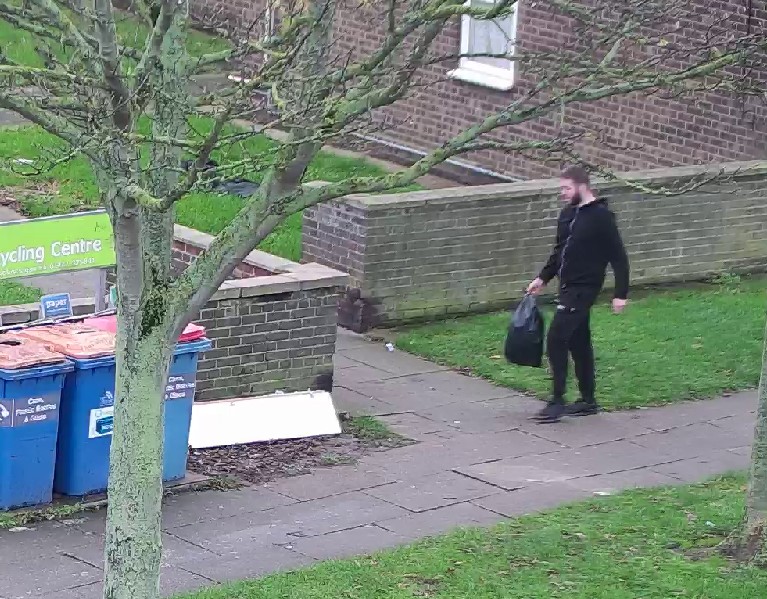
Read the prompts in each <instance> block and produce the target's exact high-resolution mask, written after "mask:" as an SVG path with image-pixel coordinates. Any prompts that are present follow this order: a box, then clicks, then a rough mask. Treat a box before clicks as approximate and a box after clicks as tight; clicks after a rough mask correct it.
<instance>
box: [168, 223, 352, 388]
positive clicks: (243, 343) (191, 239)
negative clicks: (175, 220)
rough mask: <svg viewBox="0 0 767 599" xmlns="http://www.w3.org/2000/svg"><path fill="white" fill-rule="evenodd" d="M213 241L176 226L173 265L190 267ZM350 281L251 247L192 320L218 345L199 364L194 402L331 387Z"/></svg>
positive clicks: (339, 274)
mask: <svg viewBox="0 0 767 599" xmlns="http://www.w3.org/2000/svg"><path fill="white" fill-rule="evenodd" d="M211 241H212V237H211V236H210V235H207V234H205V233H201V232H199V231H195V230H193V229H189V228H187V227H182V226H179V225H176V229H175V244H174V250H173V260H174V265H175V266H176V268H178V269H183V268H185V266H186V264H188V263H189V261H191V259H192V258H193V256H196V255H197V254H199V252H200V251H201V250H202V249H203V248H206V247H207V246H208V245H209V244H210V242H211ZM347 281H348V277H347V276H346V275H344V274H343V273H341V272H338V271H335V270H332V269H330V268H327V267H325V266H321V265H319V264H296V263H295V262H291V261H290V260H284V259H282V258H279V257H277V256H272V255H271V254H267V253H265V252H261V251H258V250H256V251H254V252H251V253H250V254H249V255H248V256H247V257H246V258H245V260H243V262H242V264H240V266H239V267H238V268H237V269H236V270H235V271H234V273H233V276H232V278H231V279H230V280H229V281H226V282H225V283H224V284H223V285H222V286H221V288H220V289H219V290H218V292H217V293H216V294H215V295H214V296H213V298H212V299H211V300H210V301H209V302H208V304H207V305H206V306H205V308H203V309H202V310H201V311H200V317H199V318H198V319H197V320H196V321H195V322H197V323H199V324H201V325H203V326H204V327H205V328H206V329H207V331H208V337H209V338H210V340H211V341H212V343H213V348H212V349H211V350H210V351H209V352H207V353H206V354H205V355H204V356H203V358H202V360H201V361H200V365H199V368H198V372H199V377H198V384H197V399H198V400H201V401H205V400H212V399H227V398H232V397H249V396H257V395H264V394H267V393H271V392H273V391H304V390H306V389H315V390H325V391H330V390H331V389H332V386H333V354H334V353H335V341H336V322H337V316H336V314H337V308H338V297H339V291H340V289H341V288H343V287H344V286H345V285H346V284H347Z"/></svg>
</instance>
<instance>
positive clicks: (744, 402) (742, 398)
mask: <svg viewBox="0 0 767 599" xmlns="http://www.w3.org/2000/svg"><path fill="white" fill-rule="evenodd" d="M756 404H757V397H756V393H755V392H753V391H745V392H743V393H735V394H733V395H730V396H727V397H720V398H717V399H711V400H704V401H685V402H681V403H677V404H672V405H668V406H662V407H658V408H649V409H641V410H633V411H631V412H626V414H628V415H629V417H630V419H631V420H634V421H635V422H637V423H638V424H639V425H640V426H643V427H645V428H651V429H653V430H657V431H664V430H668V429H671V428H679V427H685V426H688V425H690V424H695V423H699V422H709V421H715V420H718V419H720V418H726V417H728V416H735V415H738V414H747V413H749V412H753V411H754V410H756Z"/></svg>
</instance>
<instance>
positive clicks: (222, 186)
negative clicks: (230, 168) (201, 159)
mask: <svg viewBox="0 0 767 599" xmlns="http://www.w3.org/2000/svg"><path fill="white" fill-rule="evenodd" d="M192 164H193V162H192V161H191V160H185V161H184V163H183V164H182V166H183V168H184V169H185V170H189V169H190V168H192ZM217 167H218V164H217V163H216V162H214V161H213V160H208V162H206V163H205V166H204V167H203V168H202V169H201V170H202V171H205V172H206V174H207V177H206V178H208V177H210V178H212V177H215V173H216V168H217ZM208 189H210V190H211V191H214V192H216V193H225V194H228V195H233V196H240V197H243V198H247V197H249V196H252V195H253V194H254V193H256V192H257V191H258V183H255V182H253V181H248V180H247V179H239V178H238V179H226V180H224V181H216V182H215V183H212V184H210V185H209V186H208Z"/></svg>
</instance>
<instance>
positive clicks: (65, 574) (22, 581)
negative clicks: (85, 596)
mask: <svg viewBox="0 0 767 599" xmlns="http://www.w3.org/2000/svg"><path fill="white" fill-rule="evenodd" d="M0 580H2V587H0V593H2V595H1V596H2V597H3V598H7V599H16V598H17V597H18V598H21V597H24V598H27V597H30V596H36V595H46V594H58V593H59V592H62V591H66V590H68V589H72V588H74V587H77V586H82V585H87V584H91V583H95V582H98V581H100V580H101V570H99V569H98V568H94V567H93V566H91V565H89V564H85V563H83V562H81V561H78V560H77V559H74V558H71V557H68V556H66V555H56V554H54V555H51V554H48V555H46V556H45V557H41V556H37V557H36V558H35V559H34V560H30V561H27V562H24V563H23V564H20V563H18V562H16V563H14V564H4V565H3V571H2V573H1V574H0Z"/></svg>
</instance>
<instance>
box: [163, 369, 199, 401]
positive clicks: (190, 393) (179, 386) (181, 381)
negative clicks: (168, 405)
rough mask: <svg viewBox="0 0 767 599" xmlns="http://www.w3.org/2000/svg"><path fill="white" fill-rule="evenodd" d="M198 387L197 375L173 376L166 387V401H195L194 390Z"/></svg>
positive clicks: (191, 373)
mask: <svg viewBox="0 0 767 599" xmlns="http://www.w3.org/2000/svg"><path fill="white" fill-rule="evenodd" d="M196 386H197V373H196V372H189V373H186V374H173V375H171V376H169V377H168V384H167V385H166V386H165V401H168V400H173V399H194V389H195V387H196Z"/></svg>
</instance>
